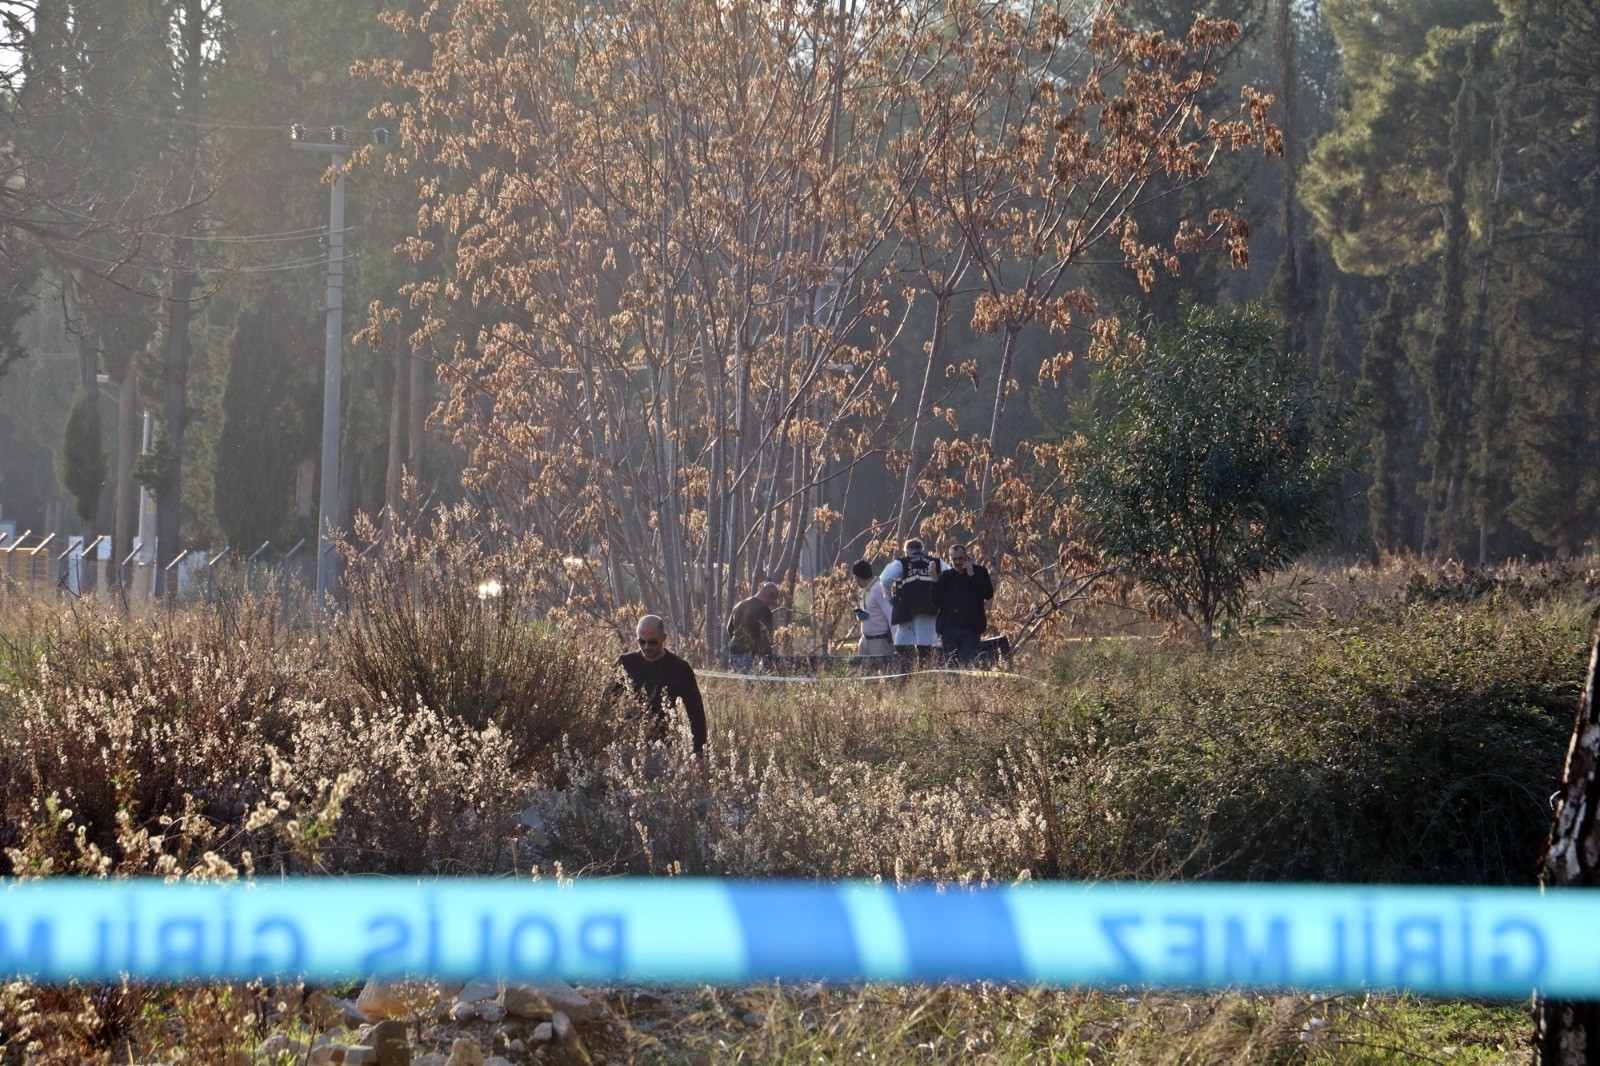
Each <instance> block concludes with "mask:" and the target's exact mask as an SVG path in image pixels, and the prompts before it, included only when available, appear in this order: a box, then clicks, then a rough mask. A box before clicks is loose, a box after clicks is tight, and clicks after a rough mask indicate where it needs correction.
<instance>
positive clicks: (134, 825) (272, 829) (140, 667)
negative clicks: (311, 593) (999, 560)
mask: <svg viewBox="0 0 1600 1066" xmlns="http://www.w3.org/2000/svg"><path fill="white" fill-rule="evenodd" d="M439 558H440V557H439V556H437V555H429V554H428V553H427V552H419V553H417V554H416V555H415V556H414V559H413V562H414V563H415V564H416V566H417V567H422V566H424V565H431V564H429V563H428V560H430V559H433V560H438V559H439ZM444 564H449V565H444ZM444 564H441V565H440V567H439V568H438V569H436V570H433V571H428V572H425V573H419V572H418V571H417V570H416V569H415V568H414V569H413V570H411V571H410V572H408V573H405V574H402V575H399V576H398V577H396V576H395V575H389V576H388V577H385V576H384V575H369V578H370V580H371V583H369V584H368V585H367V586H366V588H367V590H368V592H369V593H370V594H368V595H365V597H364V598H363V597H362V596H358V597H357V598H356V600H355V605H356V609H357V613H352V614H351V615H349V616H347V617H346V618H344V619H343V620H342V621H341V622H340V623H339V624H338V625H335V626H332V627H329V628H328V629H327V630H326V631H324V632H322V633H320V634H319V633H286V632H283V631H281V630H279V629H278V628H277V626H276V625H275V624H274V621H273V620H274V617H275V611H274V610H273V609H272V606H271V605H269V606H264V607H262V608H261V609H259V610H258V609H255V608H252V607H249V606H243V607H237V606H236V607H234V608H231V609H229V610H226V611H221V612H218V611H205V610H199V609H195V610H188V611H179V612H176V613H173V614H170V615H163V616H161V617H159V618H157V619H155V620H138V619H129V618H124V617H122V616H119V615H115V614H104V613H96V612H93V611H86V610H69V609H64V608H61V607H60V606H58V605H55V604H52V603H48V602H43V601H30V600H23V599H18V598H16V597H8V598H6V599H5V600H4V601H0V856H3V857H0V873H14V874H21V875H32V876H39V875H60V874H105V873H109V874H129V875H131V874H149V873H156V874H164V875H167V876H183V877H235V876H250V875H251V874H253V873H268V872H278V871H286V872H295V871H298V872H323V873H330V874H345V873H361V872H387V873H407V874H449V873H479V874H506V873H523V874H526V873H528V872H529V871H530V870H531V869H532V868H533V867H534V866H539V867H543V868H550V867H552V866H554V865H555V864H557V863H559V864H560V865H561V867H562V868H563V869H564V870H565V871H566V872H567V873H569V874H571V873H579V874H584V873H590V874H600V873H607V874H610V873H624V872H626V873H635V874H654V875H673V874H681V873H702V874H711V875H739V876H756V877H764V876H790V877H881V878H884V879H886V880H893V881H906V880H930V879H932V880H943V881H957V882H968V883H972V882H977V883H982V882H1010V881H1014V880H1017V879H1020V878H1052V877H1071V878H1103V877H1129V876H1132V877H1167V876H1182V877H1206V876H1227V877H1239V878H1249V879H1262V878H1274V877H1290V878H1306V879H1358V880H1439V881H1456V882H1480V881H1489V882H1504V881H1511V882H1516V881H1525V880H1526V879H1527V878H1528V876H1529V874H1530V872H1531V870H1532V866H1533V861H1534V859H1535V858H1536V856H1537V849H1538V847H1539V842H1540V840H1541V839H1542V835H1543V831H1544V825H1545V819H1546V818H1547V817H1548V815H1547V812H1546V811H1545V810H1544V809H1543V807H1542V805H1541V804H1542V797H1543V795H1544V794H1545V793H1546V792H1547V791H1548V789H1547V788H1546V784H1547V781H1546V779H1547V778H1550V777H1552V776H1553V775H1554V774H1555V773H1556V772H1557V771H1558V770H1559V765H1560V757H1561V752H1562V750H1563V748H1564V742H1565V737H1566V733H1567V730H1568V728H1569V724H1570V721H1571V714H1572V710H1573V708H1574V707H1575V702H1576V699H1577V696H1578V683H1577V681H1578V678H1580V677H1581V675H1582V662H1583V655H1584V651H1585V644H1586V639H1587V633H1588V625H1589V621H1588V608H1589V605H1590V604H1591V603H1592V601H1593V599H1594V595H1593V585H1594V582H1593V579H1592V578H1591V577H1590V574H1589V572H1588V571H1587V570H1585V569H1583V568H1580V567H1510V568H1503V569H1501V570H1496V571H1471V570H1462V569H1459V568H1445V569H1439V570H1431V571H1421V570H1418V569H1416V568H1410V569H1406V568H1404V567H1400V566H1395V567H1392V568H1388V569H1385V570H1383V571H1375V572H1368V571H1364V570H1353V571H1348V572H1346V571H1339V572H1333V571H1330V570H1324V571H1321V572H1319V573H1318V575H1312V574H1311V573H1310V572H1309V571H1308V572H1306V573H1303V574H1301V575H1299V578H1300V579H1299V580H1295V581H1290V582H1289V583H1288V584H1286V585H1284V586H1282V587H1281V588H1279V589H1278V590H1277V591H1272V590H1267V591H1264V592H1263V596H1262V603H1263V604H1269V603H1274V602H1275V603H1277V604H1279V606H1280V607H1281V605H1282V604H1283V603H1286V602H1289V603H1293V604H1298V606H1296V607H1295V608H1294V610H1293V611H1280V614H1284V616H1285V617H1282V618H1278V619H1276V620H1274V619H1273V618H1271V617H1269V615H1270V612H1268V611H1267V610H1266V608H1265V607H1264V608H1263V611H1262V614H1261V618H1262V620H1263V625H1267V624H1269V623H1270V626H1271V628H1269V629H1267V630H1266V631H1265V632H1264V634H1263V635H1261V636H1259V637H1256V638H1252V639H1240V640H1236V641H1232V642H1226V643H1225V644H1224V647H1223V650H1222V651H1221V652H1220V653H1219V654H1217V655H1214V656H1204V655H1200V654H1197V653H1195V652H1193V651H1191V650H1187V649H1184V648H1181V647H1175V646H1170V645H1167V644H1165V643H1162V642H1155V641H1107V642H1096V643H1083V644H1076V645H1073V646H1072V647H1071V648H1070V650H1068V651H1066V652H1065V653H1064V654H1062V655H1061V657H1059V658H1058V659H1057V660H1056V661H1055V663H1054V665H1053V667H1052V670H1051V673H1050V676H1049V680H1048V682H1046V683H1036V682H1022V681H1016V680H1011V679H1004V678H979V679H974V678H960V679H953V678H946V677H941V676H929V677H918V678H913V679H911V680H910V681H908V682H904V683H874V684H859V683H822V684H807V685H796V684H774V685H759V686H758V685H749V686H747V685H745V684H743V683H740V682H725V681H708V682H707V684H706V686H705V687H706V692H707V697H708V705H709V712H710V718H711V746H710V749H709V755H708V758H707V759H706V760H705V762H704V763H703V764H697V763H695V762H694V761H693V760H692V759H691V758H690V757H689V756H688V755H687V747H688V745H687V740H686V738H685V737H684V736H682V735H679V736H677V737H673V738H669V740H668V741H667V742H665V743H661V742H656V743H651V742H650V741H648V740H647V739H646V738H645V737H644V736H643V735H642V733H641V732H640V730H638V729H637V728H634V726H635V723H633V722H631V721H630V720H629V719H628V717H627V715H626V712H625V711H624V710H623V709H619V708H617V707H614V706H611V705H609V704H608V703H607V702H606V701H605V700H604V699H603V698H602V696H601V686H602V684H603V681H604V671H603V670H602V669H599V668H598V667H597V660H596V659H595V658H594V657H591V656H590V655H588V654H586V653H584V652H583V651H582V650H580V649H579V647H578V646H577V644H576V643H575V642H574V641H573V640H572V639H570V638H569V637H567V636H565V635H564V634H562V633H561V632H558V631H547V630H543V629H540V628H538V627H534V626H531V625H530V624H529V621H528V619H527V618H526V617H525V612H524V611H523V610H522V609H521V608H520V606H518V603H517V601H516V600H515V599H514V598H508V599H507V600H505V601H503V602H502V603H500V604H496V605H491V607H490V608H489V609H486V607H485V605H484V604H483V602H482V601H480V600H479V599H478V598H477V596H476V589H475V588H473V589H472V590H471V591H472V594H471V595H470V596H468V595H467V594H466V593H465V592H464V590H463V588H461V587H457V586H459V585H460V584H461V582H462V581H468V580H475V576H476V570H475V569H474V565H472V564H471V561H470V560H469V561H467V562H463V563H462V564H461V565H459V566H456V565H455V564H450V563H449V560H448V559H445V560H444ZM431 584H438V585H439V586H440V588H441V589H442V590H443V591H444V592H445V593H448V594H441V595H433V594H431V593H430V594H428V595H419V594H417V593H416V590H417V589H421V588H425V587H431ZM1285 597H1288V598H1287V599H1286V598H1285ZM1294 597H1299V598H1298V599H1295V598H1294ZM1274 609H1275V610H1276V608H1274ZM1289 615H1292V616H1293V617H1288V616H1289ZM1285 622H1287V623H1289V625H1287V627H1286V626H1284V625H1283V624H1282V623H1285ZM441 674H448V676H441ZM396 782H399V783H401V784H402V785H403V786H404V787H400V788H396V787H395V784H396ZM530 804H532V805H537V806H538V807H540V808H541V809H542V811H543V813H544V816H545V827H544V830H543V832H542V833H541V832H538V831H530V830H529V829H528V828H527V827H525V826H524V825H523V823H522V818H521V816H522V812H523V811H524V810H525V809H526V808H527V807H528V806H529V805H530ZM738 996H744V997H746V1000H748V997H751V996H754V997H756V998H757V999H759V1000H760V1003H759V1005H757V1006H753V1007H752V1006H749V1004H748V1002H746V1000H739V999H737V997H738ZM291 1001H293V1002H291ZM673 1002H674V1004H675V1006H674V1008H673V1010H672V1011H670V1012H669V1014H668V1015H667V1016H666V1017H664V1018H662V1019H657V1020H654V1021H646V1020H644V1019H639V1025H638V1026H631V1027H625V1028H624V1029H623V1030H619V1031H618V1033H617V1034H616V1043H615V1044H614V1046H611V1047H610V1048H609V1051H608V1054H609V1055H610V1057H612V1058H613V1059H622V1060H626V1061H637V1062H647V1061H657V1060H658V1059H660V1058H663V1057H664V1058H667V1059H672V1060H677V1061H700V1057H701V1056H709V1057H710V1058H711V1059H713V1060H715V1061H740V1062H793V1061H816V1062H821V1061H835V1060H838V1059H842V1058H860V1059H876V1060H880V1061H901V1060H908V1061H926V1062H968V1061H992V1062H1002V1061H1005V1062H1009V1061H1041V1062H1128V1063H1168V1062H1173V1063H1176V1062H1339V1063H1343V1062H1351V1063H1354V1062H1374V1063H1378V1062H1390V1061H1394V1062H1400V1061H1416V1060H1417V1059H1418V1058H1419V1057H1423V1056H1427V1055H1435V1056H1436V1057H1438V1058H1439V1059H1441V1060H1443V1059H1445V1058H1448V1059H1449V1061H1480V1062H1489V1061H1519V1060H1520V1057H1522V1056H1523V1050H1522V1049H1521V1048H1520V1045H1518V1044H1516V1040H1515V1033H1516V1032H1517V1030H1518V1028H1519V1026H1520V1025H1521V1024H1522V1023H1521V1020H1520V1019H1518V1018H1517V1017H1516V1016H1515V1015H1514V1014H1507V1013H1506V1012H1503V1011H1495V1010H1489V1009H1480V1008H1476V1007H1470V1006H1451V1005H1447V1004H1446V1005H1429V1004H1417V1003H1412V1002H1410V1001H1404V1000H1382V999H1374V1000H1366V1001H1362V1002H1361V1003H1359V1004H1356V1003H1353V1002H1352V1001H1350V1000H1348V999H1341V1000H1337V1001H1332V1002H1326V1001H1313V1000H1310V999H1305V998H1294V997H1239V996H1168V997H1149V996H1135V997H1133V1001H1131V1002H1130V1001H1129V997H1128V996H1127V995H1112V994H1109V993H1106V994H1100V993H1056V992H1046V991H1039V990H1032V991H1028V990H1013V989H996V988H955V989H935V990H930V989H916V988H902V989H887V988H876V987H874V988H867V989H856V990H851V991H830V990H820V991H817V992H816V994H814V995H811V996H809V997H808V996H806V995H803V994H796V993H793V992H777V991H773V990H745V991H742V992H739V993H731V992H716V991H706V992H703V993H684V994H681V995H678V996H676V997H675V998H674V1000H673ZM297 1003H298V1000H297V999H296V998H295V997H294V996H288V997H287V998H285V996H283V995H281V994H280V993H279V992H277V991H273V990H266V989H259V988H258V989H254V990H251V989H233V990H228V989H224V988H220V987H219V988H210V989H188V990H151V989H141V988H94V989H76V990H73V989H67V990H36V989H28V988H22V987H18V986H11V987H8V988H7V989H5V991H4V992H3V993H0V1060H3V1061H6V1062H10V1061H22V1060H23V1059H24V1058H27V1059H29V1060H30V1061H40V1062H66V1061H73V1062H76V1061H80V1060H87V1061H96V1062H109V1061H113V1060H120V1061H127V1060H128V1059H129V1057H130V1056H141V1057H142V1056H144V1055H145V1054H147V1053H150V1052H157V1051H161V1050H162V1049H169V1050H170V1049H171V1048H172V1047H173V1046H174V1042H179V1043H189V1042H190V1041H191V1040H197V1039H200V1038H201V1037H200V1036H199V1035H197V1034H209V1035H206V1036H204V1039H205V1040H206V1041H208V1043H207V1044H206V1045H204V1046H206V1047H209V1048H211V1049H217V1048H232V1049H236V1050H238V1049H248V1048H249V1047H251V1046H253V1045H252V1044H251V1041H254V1040H259V1039H260V1037H261V1035H262V1034H263V1033H264V1032H265V1029H264V1028H263V1027H264V1026H266V1025H267V1024H268V1023H269V1022H270V1023H271V1024H273V1025H279V1026H281V1024H282V1023H283V1019H282V1015H283V1012H284V1011H285V1010H288V1011H290V1013H294V1012H295V1011H300V1010H301V1009H302V1008H301V1007H300V1006H297V1005H295V1004H297ZM284 1004H289V1005H288V1006H284ZM740 1007H743V1008H744V1009H735V1008H740ZM746 1015H752V1016H754V1015H759V1020H758V1021H757V1022H756V1023H754V1024H747V1023H746V1022H745V1021H744V1020H743V1019H744V1017H745V1016H746ZM1318 1019H1320V1021H1318ZM29 1046H35V1050H34V1051H32V1052H27V1053H26V1054H25V1053H24V1049H25V1048H27V1047H29ZM1445 1047H1457V1048H1459V1049H1461V1053H1460V1055H1451V1056H1446V1055H1445V1054H1444V1052H1443V1051H1442V1050H1441V1049H1442V1048H1445ZM1463 1056H1464V1058H1463ZM163 1057H164V1058H167V1059H173V1058H175V1056H174V1055H167V1054H164V1053H163ZM193 1061H207V1060H206V1059H204V1057H203V1056H202V1057H200V1058H195V1059H193Z"/></svg>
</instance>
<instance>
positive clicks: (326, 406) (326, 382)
mask: <svg viewBox="0 0 1600 1066" xmlns="http://www.w3.org/2000/svg"><path fill="white" fill-rule="evenodd" d="M307 132H308V131H307V130H306V127H304V126H302V125H299V124H296V125H294V126H291V127H290V129H289V133H290V136H291V137H292V138H293V142H294V147H296V148H298V149H300V150H301V151H306V152H321V153H323V154H325V155H328V156H331V157H332V168H333V188H332V191H331V192H330V194H329V202H328V266H327V299H326V303H327V309H328V317H327V326H326V331H325V334H324V339H323V349H322V477H321V491H320V493H319V494H318V497H317V606H318V607H326V606H327V605H328V586H329V584H330V583H331V582H332V581H333V580H334V574H333V531H334V527H335V525H336V524H337V523H338V521H339V515H338V508H339V414H340V387H341V384H342V383H343V381H344V258H345V256H344V233H345V226H344V164H345V160H346V159H348V158H349V157H350V153H351V147H350V142H349V140H348V138H347V136H346V133H347V131H346V130H345V128H344V127H343V126H333V127H330V128H329V130H328V140H329V142H330V143H327V144H317V143H313V142H311V141H309V140H307V139H306V138H307ZM373 135H374V139H375V140H376V141H377V142H378V144H379V145H380V146H381V145H383V144H385V143H386V142H387V141H388V139H389V131H388V130H384V129H378V130H374V131H373ZM285 580H287V577H286V578H285Z"/></svg>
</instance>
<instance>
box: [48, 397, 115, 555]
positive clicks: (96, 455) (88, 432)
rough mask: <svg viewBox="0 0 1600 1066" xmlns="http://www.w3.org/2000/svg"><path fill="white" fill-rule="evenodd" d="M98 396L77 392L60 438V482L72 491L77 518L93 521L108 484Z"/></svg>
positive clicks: (81, 520)
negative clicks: (97, 413)
mask: <svg viewBox="0 0 1600 1066" xmlns="http://www.w3.org/2000/svg"><path fill="white" fill-rule="evenodd" d="M95 402H96V400H95V397H93V396H91V395H86V394H84V393H82V392H80V393H78V396H77V399H75V400H73V401H72V411H71V413H70V414H68V415H67V427H66V430H65V431H64V432H63V434H62V439H61V458H60V462H59V466H58V468H57V472H58V474H59V475H60V478H61V484H62V485H64V486H65V487H66V490H67V491H68V492H70V493H71V494H72V501H73V507H74V510H76V511H77V514H78V521H80V522H82V523H84V525H85V526H87V525H88V523H90V522H92V521H94V515H95V511H96V510H98V509H99V506H100V491H101V490H102V489H104V488H105V486H106V453H105V449H104V448H103V447H102V446H101V443H100V419H99V418H97V417H95V415H96V412H95V410H94V406H93V405H94V403H95Z"/></svg>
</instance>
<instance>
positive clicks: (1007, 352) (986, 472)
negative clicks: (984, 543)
mask: <svg viewBox="0 0 1600 1066" xmlns="http://www.w3.org/2000/svg"><path fill="white" fill-rule="evenodd" d="M1005 329H1006V332H1005V337H1004V338H1003V340H1002V342H1001V345H1000V376H999V379H998V380H996V381H995V383H994V415H993V417H991V418H990V419H989V459H988V462H986V463H984V466H983V485H982V487H981V488H980V489H979V490H978V511H977V513H978V517H979V521H982V516H983V511H984V508H985V507H987V506H988V504H989V489H990V487H991V486H992V485H993V483H994V475H993V471H994V465H995V459H996V458H997V457H998V456H999V454H1000V447H999V443H998V442H999V440H1000V416H1001V415H1003V414H1004V413H1005V409H1006V393H1007V391H1008V389H1007V386H1006V383H1007V382H1008V381H1009V380H1010V378H1011V364H1012V361H1013V360H1015V359H1016V356H1017V334H1018V332H1020V331H1021V327H1020V326H1011V325H1008V326H1006V328H1005Z"/></svg>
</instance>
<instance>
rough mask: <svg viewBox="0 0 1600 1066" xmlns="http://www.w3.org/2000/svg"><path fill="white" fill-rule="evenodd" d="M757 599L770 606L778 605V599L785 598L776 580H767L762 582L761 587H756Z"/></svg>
mask: <svg viewBox="0 0 1600 1066" xmlns="http://www.w3.org/2000/svg"><path fill="white" fill-rule="evenodd" d="M756 599H758V600H760V601H761V602H762V603H764V604H766V605H767V606H768V607H776V606H777V605H778V601H779V600H781V599H783V592H782V590H780V589H779V588H778V586H777V585H776V584H775V583H774V582H771V581H765V582H762V585H761V587H760V588H758V589H756Z"/></svg>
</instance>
